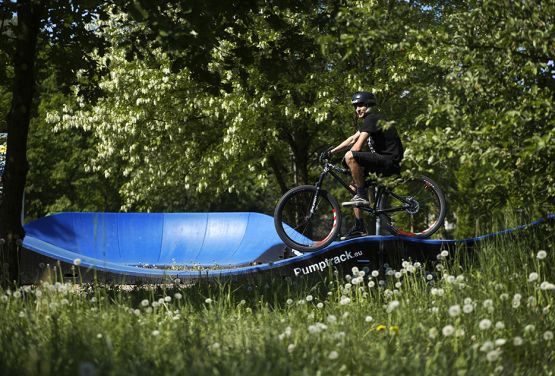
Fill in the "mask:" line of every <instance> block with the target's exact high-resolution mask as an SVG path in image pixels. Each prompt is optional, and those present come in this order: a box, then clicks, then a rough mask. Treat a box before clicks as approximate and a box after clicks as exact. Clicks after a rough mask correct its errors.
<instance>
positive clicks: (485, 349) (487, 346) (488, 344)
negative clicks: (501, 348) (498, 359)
mask: <svg viewBox="0 0 555 376" xmlns="http://www.w3.org/2000/svg"><path fill="white" fill-rule="evenodd" d="M494 348H495V345H494V343H493V342H492V341H486V342H484V343H483V344H482V346H480V351H482V352H488V351H491V350H493V349H494Z"/></svg>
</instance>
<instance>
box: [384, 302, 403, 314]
mask: <svg viewBox="0 0 555 376" xmlns="http://www.w3.org/2000/svg"><path fill="white" fill-rule="evenodd" d="M400 305H401V303H399V301H398V300H393V301H391V302H389V304H388V305H387V309H386V311H387V313H391V312H393V311H395V310H396V309H397V308H398V307H399V306H400Z"/></svg>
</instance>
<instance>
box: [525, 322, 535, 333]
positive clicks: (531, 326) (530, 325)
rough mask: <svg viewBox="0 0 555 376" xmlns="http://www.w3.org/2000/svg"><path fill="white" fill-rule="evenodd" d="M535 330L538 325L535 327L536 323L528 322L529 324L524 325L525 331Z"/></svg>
mask: <svg viewBox="0 0 555 376" xmlns="http://www.w3.org/2000/svg"><path fill="white" fill-rule="evenodd" d="M534 330H536V327H535V326H534V325H532V324H528V325H526V326H525V327H524V331H525V332H526V333H530V332H533V331H534Z"/></svg>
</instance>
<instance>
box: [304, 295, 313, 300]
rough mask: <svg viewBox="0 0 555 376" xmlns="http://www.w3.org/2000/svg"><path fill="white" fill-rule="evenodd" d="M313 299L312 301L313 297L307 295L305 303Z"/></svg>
mask: <svg viewBox="0 0 555 376" xmlns="http://www.w3.org/2000/svg"><path fill="white" fill-rule="evenodd" d="M313 299H314V297H313V296H312V295H308V296H307V297H306V301H307V302H311V301H312V300H313Z"/></svg>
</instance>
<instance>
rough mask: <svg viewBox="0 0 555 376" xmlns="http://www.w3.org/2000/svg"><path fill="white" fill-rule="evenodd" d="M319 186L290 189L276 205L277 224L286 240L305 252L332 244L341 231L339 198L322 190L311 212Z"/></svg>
mask: <svg viewBox="0 0 555 376" xmlns="http://www.w3.org/2000/svg"><path fill="white" fill-rule="evenodd" d="M315 194H316V187H315V186H312V185H301V186H299V187H295V188H293V189H291V190H289V191H288V192H286V193H285V194H284V195H283V196H282V197H281V199H280V201H279V202H278V204H277V205H276V209H275V211H274V225H275V228H276V231H277V233H278V235H279V237H280V238H281V240H283V242H284V243H285V244H286V245H287V246H289V247H291V248H292V249H295V250H297V251H302V252H313V251H317V250H319V249H322V248H324V247H326V246H328V245H329V244H331V243H332V242H333V241H334V240H335V238H336V237H337V234H338V233H339V229H340V227H341V226H340V223H341V210H340V207H339V204H338V203H337V200H335V198H334V197H333V196H332V195H331V194H330V193H329V192H327V191H325V190H322V189H320V190H319V191H318V198H317V201H316V205H315V206H314V213H313V214H312V215H310V209H311V206H312V200H313V199H314V196H315Z"/></svg>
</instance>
